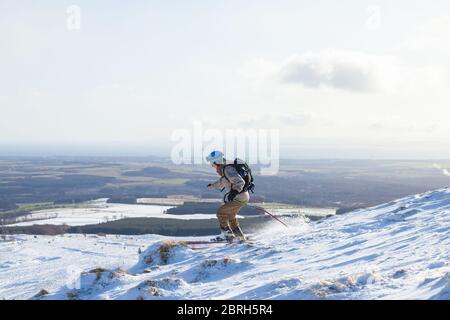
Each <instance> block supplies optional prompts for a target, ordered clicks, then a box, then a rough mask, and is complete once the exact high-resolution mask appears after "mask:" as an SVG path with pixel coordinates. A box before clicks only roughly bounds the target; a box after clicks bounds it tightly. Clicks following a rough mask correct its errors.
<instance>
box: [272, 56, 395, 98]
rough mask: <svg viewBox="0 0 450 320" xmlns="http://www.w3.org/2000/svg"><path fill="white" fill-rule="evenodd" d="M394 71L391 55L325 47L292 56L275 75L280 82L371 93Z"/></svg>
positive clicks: (390, 78)
mask: <svg viewBox="0 0 450 320" xmlns="http://www.w3.org/2000/svg"><path fill="white" fill-rule="evenodd" d="M398 71H399V68H398V66H397V64H396V59H395V58H394V57H390V56H377V55H369V54H364V53H359V52H352V51H338V50H326V51H322V52H318V53H312V52H309V53H305V54H302V55H296V56H293V57H292V58H290V59H289V60H288V61H287V62H286V63H285V64H284V65H283V66H282V67H281V69H280V73H279V77H280V80H281V82H282V83H288V84H301V85H303V86H305V87H307V88H321V87H323V86H328V87H332V88H335V89H341V90H351V91H360V92H373V91H380V90H382V89H383V88H384V87H386V84H390V85H392V82H393V81H395V80H396V79H398V77H399V75H398ZM386 81H387V83H386Z"/></svg>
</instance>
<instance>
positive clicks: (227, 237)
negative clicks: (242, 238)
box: [211, 227, 235, 242]
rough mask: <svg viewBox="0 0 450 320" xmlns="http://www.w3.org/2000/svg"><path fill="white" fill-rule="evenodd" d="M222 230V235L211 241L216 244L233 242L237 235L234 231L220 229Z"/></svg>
mask: <svg viewBox="0 0 450 320" xmlns="http://www.w3.org/2000/svg"><path fill="white" fill-rule="evenodd" d="M220 230H221V234H220V235H218V236H217V237H215V238H214V239H212V240H211V241H215V242H225V241H226V242H233V240H234V238H235V235H234V233H233V231H232V230H231V229H230V227H228V228H220Z"/></svg>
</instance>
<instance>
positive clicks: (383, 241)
mask: <svg viewBox="0 0 450 320" xmlns="http://www.w3.org/2000/svg"><path fill="white" fill-rule="evenodd" d="M286 222H287V223H288V224H289V225H291V227H290V228H289V229H286V228H284V227H283V226H282V225H281V224H278V223H277V222H274V223H273V224H272V225H271V226H270V227H268V228H267V229H265V230H263V231H261V232H260V233H259V234H257V235H254V236H253V237H254V238H255V243H254V244H241V245H239V244H233V245H225V244H214V245H209V246H200V245H199V246H196V247H192V246H190V247H189V246H185V245H184V244H183V242H181V241H182V240H187V238H184V239H181V238H178V239H174V238H172V240H175V241H167V240H168V238H167V237H160V236H146V237H116V236H114V237H112V236H108V237H106V238H103V239H98V238H97V239H94V238H92V237H87V238H83V237H82V236H64V237H58V238H56V239H53V240H49V239H51V238H47V237H39V238H38V239H34V238H31V237H27V240H26V241H24V242H22V243H18V242H16V243H15V244H11V243H9V244H8V243H4V244H1V247H2V250H1V251H0V255H1V261H2V262H1V265H0V269H1V270H2V272H1V273H0V277H2V278H1V279H0V280H1V285H0V297H2V296H5V297H6V298H8V297H9V298H11V297H16V298H25V296H27V295H28V296H27V297H29V294H30V292H31V291H30V290H31V288H34V289H35V291H34V294H35V293H37V292H38V291H39V290H40V289H46V290H47V291H48V294H47V292H45V291H43V292H42V293H41V295H38V296H36V297H35V298H37V299H450V189H442V190H437V191H433V192H428V193H424V194H421V195H416V196H410V197H406V198H404V199H400V200H397V201H392V202H390V203H388V204H384V205H380V206H377V207H373V208H370V209H364V210H358V211H355V212H352V213H348V214H345V215H342V216H334V217H331V218H328V219H326V220H322V221H321V222H308V221H305V220H303V219H295V220H291V221H286ZM23 238H24V237H23ZM203 239H204V238H203ZM189 240H192V239H189ZM47 241H50V243H48V244H46V242H47ZM100 241H101V242H102V243H99V242H100ZM77 242H79V247H80V248H79V249H78V250H79V251H76V250H77V249H76V248H74V246H76V245H77ZM115 242H116V243H117V244H116V248H115V249H114V245H113V243H115ZM143 243H148V244H149V245H150V246H149V247H148V248H147V249H146V250H144V251H143V252H142V254H140V255H139V256H138V255H137V253H136V251H137V248H138V247H141V246H142V245H143ZM8 245H9V246H16V247H15V248H16V251H17V254H22V255H24V253H23V252H21V251H20V246H22V247H23V248H27V249H28V250H31V248H34V249H35V251H34V253H32V254H31V253H30V254H29V255H28V256H27V255H26V254H25V255H24V256H22V258H21V259H22V260H21V261H20V262H18V261H15V260H14V259H15V258H13V257H10V258H5V257H6V254H7V252H8V250H6V249H5V248H6V246H8ZM41 246H43V247H42V248H41ZM69 247H70V248H69ZM67 248H69V249H71V250H73V252H72V251H70V250H69V251H67ZM124 248H125V249H124ZM31 251H32V250H31ZM50 252H51V255H50ZM10 254H12V253H11V252H10ZM33 254H34V255H33ZM26 258H28V259H30V260H31V261H25V260H26ZM5 261H6V263H5ZM8 261H9V264H8ZM89 262H92V263H91V264H89ZM15 263H17V265H15ZM47 263H48V264H47ZM70 263H73V264H76V265H78V266H79V268H80V269H82V270H84V271H83V272H81V274H80V276H79V277H78V275H79V274H77V276H76V277H75V280H74V281H71V282H69V284H68V281H67V279H64V277H63V275H64V272H60V270H58V265H59V266H60V269H64V268H67V265H68V264H70ZM46 264H47V265H46ZM49 267H50V268H49ZM51 268H53V269H51ZM64 270H65V269H64ZM65 272H66V271H65ZM5 273H6V274H8V277H9V278H8V279H14V280H11V281H9V282H8V283H7V285H5V284H4V280H5V279H4V278H3V277H4V274H5ZM25 273H26V274H25ZM66 273H67V272H66ZM52 275H54V279H55V281H54V282H52ZM42 277H45V279H46V281H47V282H45V281H42ZM14 290H22V293H21V294H17V293H16V294H14ZM25 292H26V293H25Z"/></svg>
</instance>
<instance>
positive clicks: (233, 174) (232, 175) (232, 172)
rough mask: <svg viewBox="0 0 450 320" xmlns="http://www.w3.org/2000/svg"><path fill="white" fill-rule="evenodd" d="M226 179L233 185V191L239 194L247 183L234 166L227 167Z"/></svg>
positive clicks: (225, 171)
mask: <svg viewBox="0 0 450 320" xmlns="http://www.w3.org/2000/svg"><path fill="white" fill-rule="evenodd" d="M224 174H225V177H226V178H227V179H228V181H230V183H231V189H232V190H234V191H237V192H238V193H239V192H241V191H242V189H244V186H245V181H244V179H242V177H241V175H240V174H239V173H238V172H237V171H236V169H235V168H233V167H232V166H229V167H226V168H225V170H224Z"/></svg>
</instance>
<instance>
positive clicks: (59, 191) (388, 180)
mask: <svg viewBox="0 0 450 320" xmlns="http://www.w3.org/2000/svg"><path fill="white" fill-rule="evenodd" d="M438 168H450V161H432V160H430V161H407V160H399V161H381V160H282V161H281V163H280V172H279V173H278V174H277V175H276V176H260V175H258V174H257V173H258V172H259V169H258V167H257V166H254V168H253V169H254V172H255V173H256V175H255V184H256V188H255V194H253V195H252V197H253V199H254V200H256V201H259V202H266V203H267V202H270V203H273V202H276V203H282V204H288V205H295V206H302V207H316V208H317V207H321V208H338V209H339V210H340V212H344V211H348V210H350V209H352V208H360V207H367V206H371V205H376V204H379V203H384V202H388V201H390V200H392V199H396V198H400V197H403V196H406V195H410V194H416V193H421V192H424V191H427V190H431V189H437V188H441V187H445V186H447V185H449V184H450V177H448V176H445V175H444V174H443V172H442V169H438ZM217 178H218V176H217V174H215V173H214V172H213V171H212V170H211V168H210V167H208V166H176V165H173V164H172V163H171V162H170V161H163V160H162V159H154V158H120V157H119V158H117V157H116V158H105V157H101V158H99V157H91V158H89V157H78V158H77V157H72V158H71V157H55V158H36V157H35V158H0V218H1V217H3V218H4V217H7V216H8V215H13V216H14V215H19V216H20V215H26V214H28V213H29V212H30V211H33V210H35V208H33V206H34V204H39V203H46V204H49V206H50V208H51V206H61V205H67V204H70V205H72V204H74V203H81V202H85V201H89V200H93V199H98V198H113V199H118V200H119V199H125V201H126V203H133V202H136V199H138V198H166V197H168V196H174V195H188V196H195V197H198V198H204V199H214V198H215V199H217V198H220V197H221V196H223V194H220V193H219V192H217V191H211V190H208V189H206V185H207V184H208V183H210V182H212V181H215V180H216V179H217ZM119 201H120V200H119ZM23 204H31V207H26V206H23Z"/></svg>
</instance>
